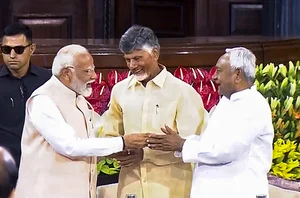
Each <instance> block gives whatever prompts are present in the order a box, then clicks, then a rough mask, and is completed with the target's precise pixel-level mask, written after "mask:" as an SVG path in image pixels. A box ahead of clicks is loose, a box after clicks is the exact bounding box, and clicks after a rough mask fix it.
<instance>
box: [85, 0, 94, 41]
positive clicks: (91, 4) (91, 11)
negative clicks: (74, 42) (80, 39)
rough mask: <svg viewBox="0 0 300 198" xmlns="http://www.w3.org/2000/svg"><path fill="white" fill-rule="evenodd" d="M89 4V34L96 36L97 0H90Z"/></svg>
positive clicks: (90, 36) (92, 36) (91, 36)
mask: <svg viewBox="0 0 300 198" xmlns="http://www.w3.org/2000/svg"><path fill="white" fill-rule="evenodd" d="M87 4H88V5H87V36H88V38H95V0H88V1H87Z"/></svg>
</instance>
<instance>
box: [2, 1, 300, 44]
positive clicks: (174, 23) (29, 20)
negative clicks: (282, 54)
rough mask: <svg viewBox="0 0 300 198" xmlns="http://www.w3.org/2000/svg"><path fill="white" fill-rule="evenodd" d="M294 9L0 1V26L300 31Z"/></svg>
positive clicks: (52, 30)
mask: <svg viewBox="0 0 300 198" xmlns="http://www.w3.org/2000/svg"><path fill="white" fill-rule="evenodd" d="M299 8H300V3H299V1H298V0H1V7H0V28H1V29H3V28H4V27H5V25H6V24H8V23H10V22H12V21H16V20H20V21H22V22H23V23H26V24H27V25H29V26H30V27H31V28H32V29H33V32H34V37H35V38H60V39H70V38H119V37H120V36H121V35H122V34H123V33H124V32H125V30H126V29H127V28H129V27H130V26H131V25H132V24H141V25H146V26H149V27H151V28H152V29H153V30H154V31H155V32H156V34H157V35H158V36H159V37H191V36H229V35H300V34H299V30H300V22H299V20H298V21H297V20H295V19H296V18H300V16H299V17H297V16H298V15H299V14H298V13H297V10H299ZM295 17H296V18H295ZM0 36H2V35H0Z"/></svg>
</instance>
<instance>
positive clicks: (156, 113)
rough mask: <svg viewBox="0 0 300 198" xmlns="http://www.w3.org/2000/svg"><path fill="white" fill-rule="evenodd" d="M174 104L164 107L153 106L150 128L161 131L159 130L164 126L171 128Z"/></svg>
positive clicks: (174, 117)
mask: <svg viewBox="0 0 300 198" xmlns="http://www.w3.org/2000/svg"><path fill="white" fill-rule="evenodd" d="M176 108H177V106H176V102H171V103H168V104H166V105H161V106H160V105H159V104H157V105H155V107H154V110H153V114H152V115H153V116H152V127H153V128H154V129H157V130H158V131H161V130H160V128H161V127H164V126H165V125H167V126H169V127H172V126H173V125H174V122H175V119H176Z"/></svg>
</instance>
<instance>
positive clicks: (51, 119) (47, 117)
mask: <svg viewBox="0 0 300 198" xmlns="http://www.w3.org/2000/svg"><path fill="white" fill-rule="evenodd" d="M28 116H29V120H30V121H31V122H32V124H33V126H34V127H35V128H36V129H37V130H38V132H39V133H40V134H41V135H42V136H43V137H44V138H45V139H46V141H47V142H48V143H49V144H50V145H51V146H52V148H53V149H54V150H55V151H56V152H57V153H60V154H61V155H64V156H67V157H80V156H106V155H110V154H112V153H116V152H119V151H122V149H123V140H122V138H121V137H113V138H87V139H80V138H77V137H75V135H74V134H75V132H74V130H73V128H72V127H71V126H70V125H69V124H68V123H66V122H65V120H64V118H63V116H62V114H61V113H60V111H59V109H58V108H57V107H56V105H55V103H54V102H53V101H52V100H51V99H50V98H49V97H48V96H46V95H37V96H35V97H33V98H32V100H31V101H30V102H29V103H28Z"/></svg>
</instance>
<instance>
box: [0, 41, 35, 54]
mask: <svg viewBox="0 0 300 198" xmlns="http://www.w3.org/2000/svg"><path fill="white" fill-rule="evenodd" d="M30 45H32V43H30V44H28V45H26V46H15V47H10V46H7V45H4V46H1V52H2V53H3V54H10V53H11V50H12V49H13V50H14V51H15V52H16V54H19V55H20V54H23V53H24V50H25V48H26V47H29V46H30Z"/></svg>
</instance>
